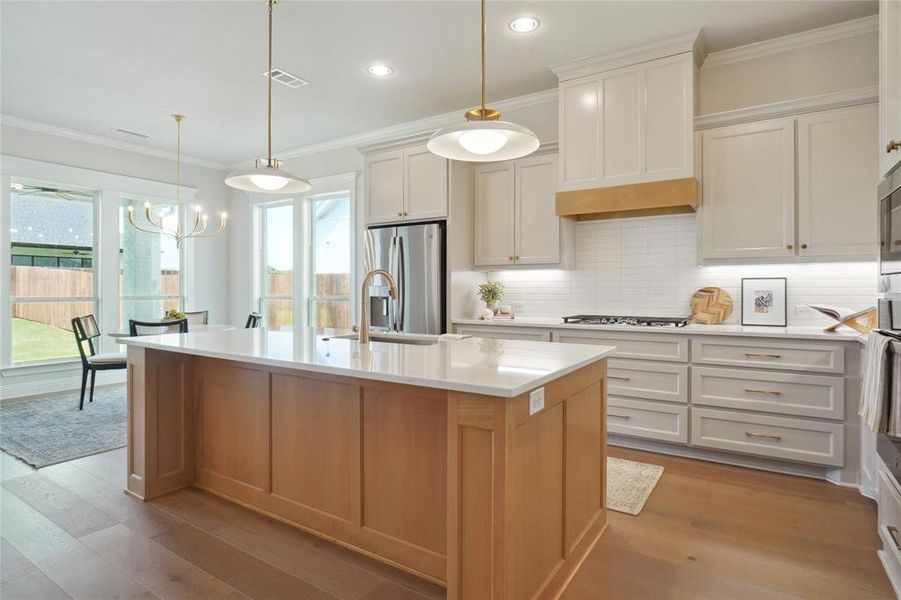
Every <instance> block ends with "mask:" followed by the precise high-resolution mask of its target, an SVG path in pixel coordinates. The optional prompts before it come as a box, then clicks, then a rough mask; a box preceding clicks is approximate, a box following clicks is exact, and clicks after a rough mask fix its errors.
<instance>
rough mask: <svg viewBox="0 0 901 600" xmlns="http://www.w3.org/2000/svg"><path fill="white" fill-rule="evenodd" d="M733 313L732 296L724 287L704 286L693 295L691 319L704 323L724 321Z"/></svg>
mask: <svg viewBox="0 0 901 600" xmlns="http://www.w3.org/2000/svg"><path fill="white" fill-rule="evenodd" d="M730 314H732V297H731V296H729V294H728V293H727V292H726V290H724V289H723V288H718V287H703V288H701V289H699V290H698V291H697V292H695V293H694V294H692V296H691V320H692V321H695V322H697V323H703V324H704V325H716V324H717V323H722V322H723V321H725V320H726V319H728V318H729V315H730Z"/></svg>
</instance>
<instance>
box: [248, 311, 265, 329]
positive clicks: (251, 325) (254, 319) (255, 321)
mask: <svg viewBox="0 0 901 600" xmlns="http://www.w3.org/2000/svg"><path fill="white" fill-rule="evenodd" d="M262 320H263V315H261V314H260V313H255V312H252V313H250V314H249V315H247V322H246V323H244V329H256V328H257V327H259V326H260V321H262Z"/></svg>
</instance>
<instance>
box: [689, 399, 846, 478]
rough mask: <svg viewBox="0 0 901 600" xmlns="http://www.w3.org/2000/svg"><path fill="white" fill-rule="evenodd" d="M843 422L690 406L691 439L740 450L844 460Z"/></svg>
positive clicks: (802, 459) (820, 461)
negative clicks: (808, 419)
mask: <svg viewBox="0 0 901 600" xmlns="http://www.w3.org/2000/svg"><path fill="white" fill-rule="evenodd" d="M843 427H844V425H842V424H841V423H821V422H819V421H806V420H804V419H788V418H785V417H771V416H768V415H756V414H749V413H739V412H732V411H726V410H714V409H710V408H696V407H692V409H691V443H692V445H695V446H703V447H706V448H716V449H718V450H731V451H733V452H739V453H741V454H754V455H758V456H770V457H773V458H780V459H783V460H791V461H799V462H805V463H815V464H820V465H833V466H837V467H840V466H842V465H843V464H844V435H843V434H844V430H843Z"/></svg>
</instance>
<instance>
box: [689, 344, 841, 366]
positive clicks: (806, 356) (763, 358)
mask: <svg viewBox="0 0 901 600" xmlns="http://www.w3.org/2000/svg"><path fill="white" fill-rule="evenodd" d="M691 356H692V362H695V363H701V364H711V365H727V366H740V367H765V368H768V369H786V370H794V371H819V372H821V373H842V372H844V370H845V351H844V348H842V347H841V346H836V345H834V344H810V343H806V344H805V343H803V342H785V341H782V340H778V341H776V340H761V341H750V340H728V339H726V340H720V339H716V338H715V337H712V336H711V337H704V338H701V337H696V338H693V339H692V340H691Z"/></svg>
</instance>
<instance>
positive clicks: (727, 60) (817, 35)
mask: <svg viewBox="0 0 901 600" xmlns="http://www.w3.org/2000/svg"><path fill="white" fill-rule="evenodd" d="M877 31H879V18H878V16H877V15H872V16H869V17H861V18H860V19H854V20H853V21H845V22H843V23H836V24H835V25H827V26H826V27H820V28H819V29H811V30H809V31H802V32H800V33H792V34H790V35H784V36H782V37H777V38H773V39H771V40H764V41H762V42H756V43H753V44H748V45H746V46H738V47H737V48H730V49H729V50H721V51H719V52H711V53H710V54H708V55H707V60H705V61H704V64H703V65H702V66H701V68H702V69H712V68H716V67H721V66H723V65H730V64H732V63H737V62H742V61H745V60H751V59H754V58H761V57H763V56H771V55H773V54H779V53H781V52H789V51H791V50H797V49H799V48H807V47H809V46H815V45H817V44H824V43H826V42H833V41H836V40H843V39H845V38H850V37H855V36H858V35H866V34H868V33H876V32H877Z"/></svg>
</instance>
